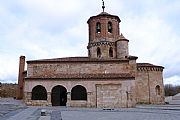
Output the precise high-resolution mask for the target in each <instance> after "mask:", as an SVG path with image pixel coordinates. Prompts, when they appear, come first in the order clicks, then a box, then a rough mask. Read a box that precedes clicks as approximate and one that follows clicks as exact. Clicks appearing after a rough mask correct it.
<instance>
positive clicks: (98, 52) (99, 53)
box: [97, 47, 101, 58]
mask: <svg viewBox="0 0 180 120" xmlns="http://www.w3.org/2000/svg"><path fill="white" fill-rule="evenodd" d="M97 57H98V58H100V57H101V49H100V48H99V47H98V48H97Z"/></svg>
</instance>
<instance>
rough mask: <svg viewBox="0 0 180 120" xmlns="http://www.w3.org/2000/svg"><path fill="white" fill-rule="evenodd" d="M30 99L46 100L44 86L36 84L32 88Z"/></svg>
mask: <svg viewBox="0 0 180 120" xmlns="http://www.w3.org/2000/svg"><path fill="white" fill-rule="evenodd" d="M31 100H47V91H46V88H45V87H44V86H42V85H37V86H35V87H34V88H33V89H32V95H31Z"/></svg>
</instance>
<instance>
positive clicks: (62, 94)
mask: <svg viewBox="0 0 180 120" xmlns="http://www.w3.org/2000/svg"><path fill="white" fill-rule="evenodd" d="M51 103H52V106H66V103H67V90H66V88H65V87H64V86H61V85H57V86H55V87H53V88H52V91H51Z"/></svg>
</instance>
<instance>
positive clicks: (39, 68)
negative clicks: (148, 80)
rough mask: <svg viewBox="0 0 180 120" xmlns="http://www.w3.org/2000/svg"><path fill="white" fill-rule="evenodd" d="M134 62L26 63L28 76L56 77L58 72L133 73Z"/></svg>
mask: <svg viewBox="0 0 180 120" xmlns="http://www.w3.org/2000/svg"><path fill="white" fill-rule="evenodd" d="M135 69H136V68H135V64H129V61H123V62H121V61H120V62H117V61H116V62H99V63H93V62H92V63H91V62H84V63H78V62H72V63H71V62H68V63H49V64H43V63H40V64H28V68H27V71H28V77H48V76H51V77H56V75H58V74H67V73H68V74H98V73H99V74H100V73H131V74H133V72H134V73H135Z"/></svg>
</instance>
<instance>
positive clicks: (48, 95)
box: [47, 92, 52, 106]
mask: <svg viewBox="0 0 180 120" xmlns="http://www.w3.org/2000/svg"><path fill="white" fill-rule="evenodd" d="M47 105H48V106H52V103H51V92H48V93H47Z"/></svg>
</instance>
